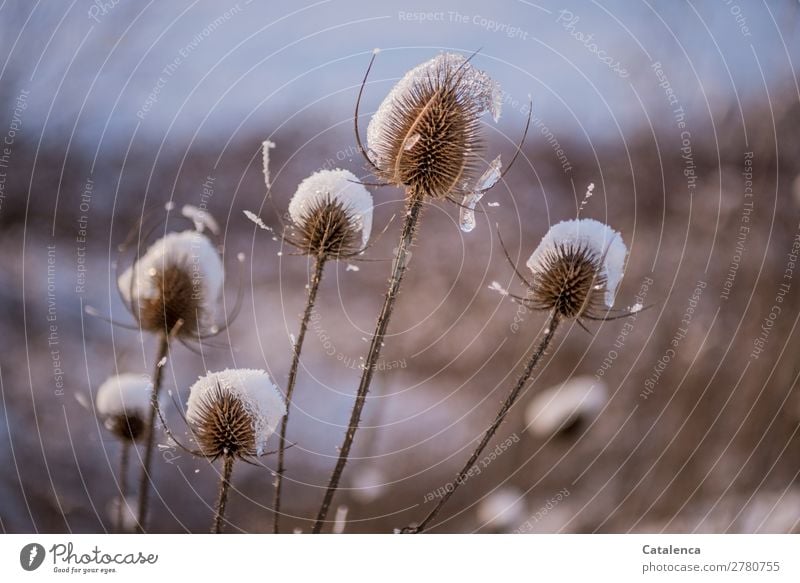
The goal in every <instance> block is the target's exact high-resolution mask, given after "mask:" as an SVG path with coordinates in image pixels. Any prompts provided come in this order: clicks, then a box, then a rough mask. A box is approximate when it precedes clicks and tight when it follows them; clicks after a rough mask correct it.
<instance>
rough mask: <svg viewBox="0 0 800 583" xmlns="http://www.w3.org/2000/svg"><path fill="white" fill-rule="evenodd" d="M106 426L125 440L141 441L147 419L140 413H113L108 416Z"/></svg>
mask: <svg viewBox="0 0 800 583" xmlns="http://www.w3.org/2000/svg"><path fill="white" fill-rule="evenodd" d="M105 427H106V429H108V430H109V431H110V432H111V433H113V434H114V435H115V436H117V437H118V438H120V439H122V440H123V441H139V439H141V438H142V436H143V435H144V430H145V428H146V427H147V421H145V419H144V418H143V417H142V416H141V415H139V414H134V415H124V414H123V415H112V416H111V417H108V418H106V420H105Z"/></svg>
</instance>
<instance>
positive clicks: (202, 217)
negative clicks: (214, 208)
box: [181, 204, 219, 235]
mask: <svg viewBox="0 0 800 583" xmlns="http://www.w3.org/2000/svg"><path fill="white" fill-rule="evenodd" d="M181 214H182V215H183V216H184V217H186V218H187V219H189V220H190V221H192V222H193V223H194V230H195V231H197V232H198V233H202V232H203V231H204V230H206V229H208V230H209V231H211V232H212V233H213V234H215V235H218V234H219V224H217V221H216V220H215V219H214V217H212V216H211V214H210V213H209V212H208V211H206V210H204V209H201V208H199V207H196V206H194V205H193V204H185V205H183V208H182V209H181Z"/></svg>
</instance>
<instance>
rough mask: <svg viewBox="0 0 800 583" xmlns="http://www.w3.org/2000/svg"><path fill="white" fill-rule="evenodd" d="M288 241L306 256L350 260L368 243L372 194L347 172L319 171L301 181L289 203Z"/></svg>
mask: <svg viewBox="0 0 800 583" xmlns="http://www.w3.org/2000/svg"><path fill="white" fill-rule="evenodd" d="M289 215H290V216H291V218H292V222H293V224H294V235H293V237H292V239H291V242H293V243H294V244H295V245H296V246H297V247H298V249H300V250H301V251H302V252H303V253H305V254H307V255H312V256H315V257H323V258H325V259H339V258H345V257H352V256H353V255H356V254H358V253H360V252H361V251H362V250H363V249H364V248H365V246H366V245H367V242H368V241H369V236H370V232H371V230H372V195H371V194H370V193H369V191H368V190H367V189H366V188H365V187H364V186H363V185H362V184H360V183H359V181H358V178H357V177H356V176H355V175H354V174H353V173H351V172H348V171H347V170H340V169H336V170H321V171H319V172H316V173H314V174H312V175H311V176H309V177H308V178H306V179H305V180H303V181H302V182H301V183H300V185H299V186H298V187H297V191H296V192H295V194H294V196H292V199H291V201H290V202H289Z"/></svg>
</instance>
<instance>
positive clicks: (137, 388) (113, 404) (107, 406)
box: [96, 373, 153, 441]
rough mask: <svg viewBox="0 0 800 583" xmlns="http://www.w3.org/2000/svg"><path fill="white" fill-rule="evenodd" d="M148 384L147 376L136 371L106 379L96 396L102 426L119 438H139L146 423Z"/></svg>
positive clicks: (149, 387) (148, 404)
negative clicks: (102, 421)
mask: <svg viewBox="0 0 800 583" xmlns="http://www.w3.org/2000/svg"><path fill="white" fill-rule="evenodd" d="M152 387H153V385H152V383H151V382H150V379H148V378H147V377H146V376H144V375H140V374H133V373H122V374H119V375H114V376H111V377H109V378H108V379H106V381H105V382H104V383H103V384H102V385H100V388H99V389H97V398H96V407H97V412H98V414H99V415H100V417H101V418H102V419H103V420H104V422H105V426H106V429H108V430H109V431H111V432H112V433H113V434H114V435H116V436H117V437H119V438H121V439H126V440H131V441H136V440H137V439H139V438H140V437H141V436H142V434H143V433H144V429H145V426H146V424H147V421H146V419H147V418H148V413H149V411H150V397H151V393H152Z"/></svg>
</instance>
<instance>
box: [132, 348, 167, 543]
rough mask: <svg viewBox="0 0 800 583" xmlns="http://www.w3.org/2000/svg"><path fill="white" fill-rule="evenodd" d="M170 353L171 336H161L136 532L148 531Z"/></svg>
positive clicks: (146, 440)
mask: <svg viewBox="0 0 800 583" xmlns="http://www.w3.org/2000/svg"><path fill="white" fill-rule="evenodd" d="M168 352H169V336H168V335H167V334H161V336H160V337H159V339H158V352H157V353H156V364H155V368H154V369H153V392H152V393H151V394H150V419H149V420H148V423H147V429H146V430H145V431H147V433H146V436H145V446H144V460H143V462H142V473H141V477H140V478H139V511H138V515H137V516H138V524H137V526H136V531H137V532H139V533H143V532H146V531H147V506H148V502H149V496H150V485H151V484H152V480H151V478H150V466H151V465H152V463H153V449H155V442H156V411H157V410H158V397H159V394H160V392H161V379H162V378H163V376H164V367H163V366H162V364H161V361H162V360H164V358H166V356H167V353H168Z"/></svg>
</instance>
